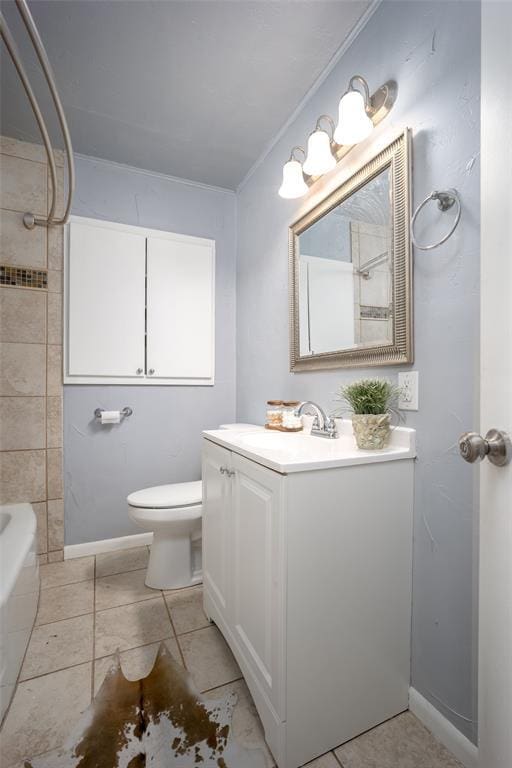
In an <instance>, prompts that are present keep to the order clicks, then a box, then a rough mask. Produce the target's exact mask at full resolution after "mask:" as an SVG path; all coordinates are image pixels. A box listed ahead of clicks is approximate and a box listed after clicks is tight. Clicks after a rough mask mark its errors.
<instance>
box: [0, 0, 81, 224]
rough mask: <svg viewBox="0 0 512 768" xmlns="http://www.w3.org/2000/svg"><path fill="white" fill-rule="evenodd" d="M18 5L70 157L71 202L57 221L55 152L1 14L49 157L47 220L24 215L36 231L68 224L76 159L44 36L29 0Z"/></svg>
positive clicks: (0, 25) (2, 31)
mask: <svg viewBox="0 0 512 768" xmlns="http://www.w3.org/2000/svg"><path fill="white" fill-rule="evenodd" d="M15 2H16V6H17V8H18V11H19V13H20V16H21V18H22V19H23V23H24V24H25V27H26V29H27V32H28V34H29V37H30V39H31V41H32V45H33V46H34V49H35V52H36V54H37V58H38V59H39V63H40V64H41V68H42V70H43V72H44V76H45V78H46V82H47V84H48V88H49V90H50V93H51V96H52V99H53V103H54V105H55V110H56V112H57V117H58V118H59V124H60V128H61V131H62V135H63V137H64V144H65V147H66V156H67V164H68V199H67V203H66V207H65V210H64V215H63V216H62V218H60V219H57V218H55V203H56V191H57V170H56V167H55V158H54V155H53V149H52V145H51V141H50V137H49V135H48V131H47V128H46V125H45V122H44V118H43V115H42V112H41V109H40V107H39V104H38V102H37V99H36V97H35V95H34V91H33V90H32V86H31V85H30V81H29V79H28V77H27V73H26V71H25V68H24V67H23V64H22V63H21V58H20V55H19V52H18V49H17V47H16V43H15V42H14V38H13V36H12V34H11V32H10V30H9V27H8V26H7V23H6V21H5V19H4V17H3V16H2V14H1V13H0V34H1V36H2V39H3V41H4V43H5V46H6V48H7V50H8V52H9V54H10V56H11V59H12V61H13V63H14V66H15V68H16V71H17V73H18V75H19V78H20V80H21V83H22V85H23V87H24V89H25V93H26V94H27V97H28V100H29V102H30V106H31V107H32V111H33V113H34V117H35V118H36V122H37V124H38V126H39V130H40V131H41V135H42V137H43V142H44V146H45V149H46V155H47V157H48V165H49V168H50V177H51V182H52V198H51V205H50V210H49V211H48V217H47V218H44V217H42V216H36V215H34V214H33V213H25V215H24V216H23V223H24V225H25V226H26V227H27V229H33V228H34V227H35V226H36V224H37V225H39V226H41V227H52V226H57V225H63V224H65V223H66V222H67V220H68V218H69V213H70V210H71V202H72V200H73V192H74V189H75V163H74V159H73V147H72V146H71V137H70V135H69V129H68V124H67V122H66V116H65V114H64V110H63V108H62V103H61V100H60V97H59V94H58V92H57V86H56V85H55V77H54V75H53V71H52V67H51V64H50V61H49V59H48V55H47V53H46V50H45V47H44V45H43V41H42V40H41V37H40V35H39V32H38V30H37V27H36V25H35V22H34V19H33V17H32V14H31V13H30V10H29V8H28V5H27V2H26V0H15Z"/></svg>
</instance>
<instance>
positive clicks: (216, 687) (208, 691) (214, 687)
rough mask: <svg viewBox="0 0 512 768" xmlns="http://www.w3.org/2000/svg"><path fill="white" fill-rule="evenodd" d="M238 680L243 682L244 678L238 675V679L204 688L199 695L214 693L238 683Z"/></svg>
mask: <svg viewBox="0 0 512 768" xmlns="http://www.w3.org/2000/svg"><path fill="white" fill-rule="evenodd" d="M240 680H243V681H244V682H245V678H244V676H243V675H240V676H239V677H234V678H233V680H226V682H225V683H220V684H219V685H213V686H212V687H211V688H205V689H204V690H203V691H200V694H201V696H202V695H203V694H205V693H211V692H212V691H216V690H217V689H218V688H224V686H226V685H232V684H233V683H239V682H240ZM246 685H247V683H246ZM251 698H252V697H251Z"/></svg>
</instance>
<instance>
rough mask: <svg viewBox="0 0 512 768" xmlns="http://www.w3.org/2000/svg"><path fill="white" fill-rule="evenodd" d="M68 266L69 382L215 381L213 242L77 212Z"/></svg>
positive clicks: (66, 363) (70, 230) (71, 226)
mask: <svg viewBox="0 0 512 768" xmlns="http://www.w3.org/2000/svg"><path fill="white" fill-rule="evenodd" d="M65 270H66V276H65V315H66V316H65V332H64V333H65V340H64V341H65V345H64V346H65V356H64V381H65V383H67V384H72V383H78V384H84V383H85V384H94V383H100V384H134V383H140V384H183V385H190V384H203V385H205V384H206V385H209V384H213V383H214V363H215V360H214V357H215V337H214V335H215V322H214V314H215V243H214V241H212V240H206V239H203V238H197V237H189V236H185V235H176V234H172V233H166V232H160V231H158V230H147V229H143V228H140V227H131V226H125V225H122V224H114V223H111V222H103V221H96V220H93V219H83V218H78V217H73V218H72V219H71V221H70V224H69V226H68V240H67V249H66V266H65Z"/></svg>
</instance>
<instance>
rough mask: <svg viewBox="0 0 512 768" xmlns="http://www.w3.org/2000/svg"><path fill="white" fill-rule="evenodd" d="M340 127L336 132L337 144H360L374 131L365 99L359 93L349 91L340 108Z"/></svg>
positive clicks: (342, 99)
mask: <svg viewBox="0 0 512 768" xmlns="http://www.w3.org/2000/svg"><path fill="white" fill-rule="evenodd" d="M338 113H339V117H338V125H337V127H336V130H335V131H334V141H335V142H336V143H337V144H345V145H350V144H359V142H360V141H363V140H364V139H366V138H367V137H368V136H369V135H370V133H371V132H372V131H373V123H372V121H371V120H370V118H369V117H368V115H367V114H366V110H365V107H364V98H363V96H362V94H361V93H359V91H347V93H346V94H345V95H344V96H342V97H341V100H340V105H339V108H338Z"/></svg>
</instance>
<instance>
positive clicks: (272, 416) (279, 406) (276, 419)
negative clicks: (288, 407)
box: [265, 400, 283, 429]
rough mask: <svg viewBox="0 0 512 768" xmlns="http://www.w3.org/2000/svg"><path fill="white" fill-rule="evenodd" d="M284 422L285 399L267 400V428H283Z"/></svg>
mask: <svg viewBox="0 0 512 768" xmlns="http://www.w3.org/2000/svg"><path fill="white" fill-rule="evenodd" d="M282 423H283V401H282V400H267V417H266V420H265V427H266V428H267V429H281V426H282Z"/></svg>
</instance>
